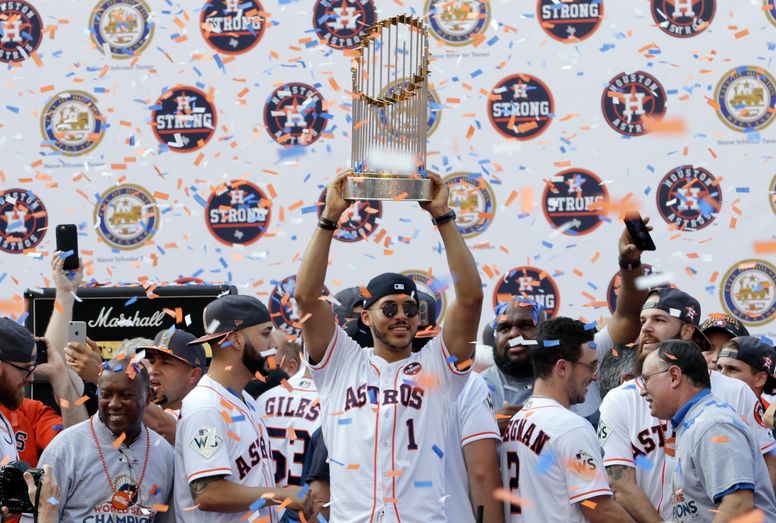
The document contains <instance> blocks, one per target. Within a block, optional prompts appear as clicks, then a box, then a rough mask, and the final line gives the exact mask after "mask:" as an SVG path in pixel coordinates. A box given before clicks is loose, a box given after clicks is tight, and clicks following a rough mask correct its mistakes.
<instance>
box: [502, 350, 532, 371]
mask: <svg viewBox="0 0 776 523" xmlns="http://www.w3.org/2000/svg"><path fill="white" fill-rule="evenodd" d="M525 352H526V353H527V352H528V349H525ZM493 361H494V362H495V363H496V367H498V368H499V370H501V372H503V373H504V374H506V375H507V376H511V377H513V378H531V377H533V364H531V358H529V357H528V356H527V355H526V356H523V357H522V358H520V359H519V360H517V361H511V360H510V359H509V358H508V357H502V356H501V355H500V354H499V352H498V350H497V349H496V348H495V347H493Z"/></svg>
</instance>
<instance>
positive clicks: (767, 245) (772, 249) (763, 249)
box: [754, 240, 776, 254]
mask: <svg viewBox="0 0 776 523" xmlns="http://www.w3.org/2000/svg"><path fill="white" fill-rule="evenodd" d="M754 252H755V254H773V253H776V240H768V241H761V242H754Z"/></svg>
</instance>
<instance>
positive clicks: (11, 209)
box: [0, 189, 48, 254]
mask: <svg viewBox="0 0 776 523" xmlns="http://www.w3.org/2000/svg"><path fill="white" fill-rule="evenodd" d="M47 227H48V213H47V212H46V207H44V206H43V202H41V201H40V198H38V197H37V196H36V195H35V194H33V193H32V192H30V191H27V190H25V189H6V190H5V191H3V192H2V194H0V250H2V251H3V252H9V253H12V254H15V253H20V252H23V251H24V250H25V249H32V248H34V247H35V246H36V245H38V244H39V243H40V242H41V240H43V236H45V234H46V230H47Z"/></svg>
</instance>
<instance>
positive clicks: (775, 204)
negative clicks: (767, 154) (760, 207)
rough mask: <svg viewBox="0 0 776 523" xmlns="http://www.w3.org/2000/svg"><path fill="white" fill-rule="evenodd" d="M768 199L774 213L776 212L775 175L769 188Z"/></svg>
mask: <svg viewBox="0 0 776 523" xmlns="http://www.w3.org/2000/svg"><path fill="white" fill-rule="evenodd" d="M768 201H769V203H770V204H771V210H772V211H773V214H776V176H774V177H773V180H771V185H770V187H769V188H768Z"/></svg>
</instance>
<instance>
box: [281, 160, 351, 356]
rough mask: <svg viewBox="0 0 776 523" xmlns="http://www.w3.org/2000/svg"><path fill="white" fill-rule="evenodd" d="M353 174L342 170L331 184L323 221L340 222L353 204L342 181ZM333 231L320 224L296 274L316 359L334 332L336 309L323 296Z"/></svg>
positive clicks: (298, 299)
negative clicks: (345, 191)
mask: <svg viewBox="0 0 776 523" xmlns="http://www.w3.org/2000/svg"><path fill="white" fill-rule="evenodd" d="M349 174H350V172H349V171H345V172H343V173H340V174H338V175H337V177H336V178H335V179H334V181H333V182H332V183H331V184H329V187H328V189H327V190H326V204H325V207H324V208H323V213H322V215H321V216H322V218H323V219H324V220H323V221H326V220H328V221H330V222H333V223H335V224H336V223H338V222H339V219H340V216H342V213H343V212H345V209H347V208H348V207H349V205H350V203H349V202H348V201H347V200H345V199H344V198H343V197H342V185H343V183H344V182H345V178H346V177H347V176H348V175H349ZM333 232H334V231H331V230H326V229H322V228H321V227H320V226H316V227H315V231H313V237H312V238H311V239H310V243H309V244H307V250H305V253H304V258H302V263H301V265H300V266H299V272H298V273H297V275H296V290H295V292H294V299H295V300H296V304H297V307H298V308H299V316H300V318H303V319H304V322H303V323H302V336H303V337H304V343H305V348H306V350H307V353H308V354H309V355H310V360H311V362H312V363H318V362H320V361H321V359H322V358H323V354H324V353H325V352H326V347H327V345H328V344H329V341H330V340H331V338H332V336H333V335H334V326H335V320H334V313H333V312H332V310H331V307H329V305H328V304H327V303H325V302H323V301H322V300H321V293H322V292H323V283H324V281H325V279H326V267H327V265H328V263H329V250H330V249H331V239H332V235H333ZM308 315H309V316H308Z"/></svg>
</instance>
